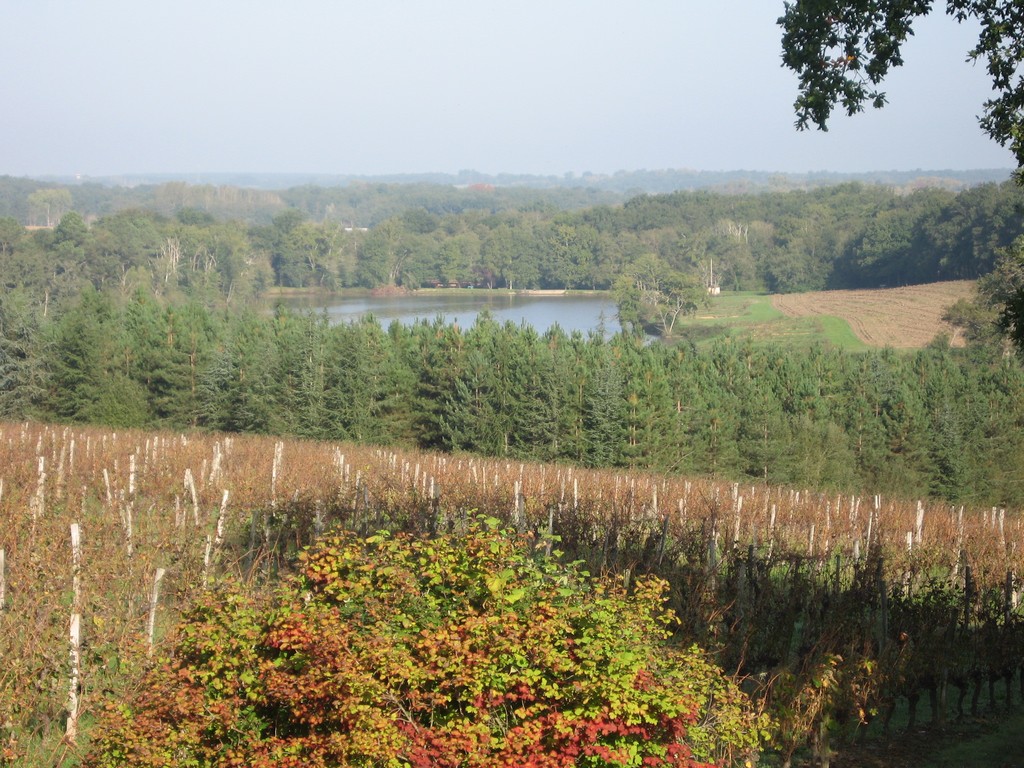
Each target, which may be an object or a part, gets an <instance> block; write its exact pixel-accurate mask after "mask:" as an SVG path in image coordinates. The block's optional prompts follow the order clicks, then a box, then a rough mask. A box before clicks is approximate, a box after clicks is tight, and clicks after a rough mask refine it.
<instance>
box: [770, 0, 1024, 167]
mask: <svg viewBox="0 0 1024 768" xmlns="http://www.w3.org/2000/svg"><path fill="white" fill-rule="evenodd" d="M785 9H786V10H785V14H784V15H783V16H782V17H781V18H780V19H779V25H780V26H781V27H782V29H783V37H782V51H783V55H782V60H783V63H784V64H785V66H787V67H789V68H790V69H792V70H793V71H794V72H796V73H797V75H798V76H799V78H800V85H799V95H798V96H797V99H796V103H795V105H794V106H795V108H796V114H797V121H796V124H797V127H798V128H801V129H804V128H807V127H809V126H810V125H812V124H813V125H815V126H817V127H818V128H820V129H822V130H827V124H828V121H829V118H830V117H831V115H832V111H833V109H835V108H836V106H837V105H838V106H841V107H842V108H843V109H844V110H845V111H846V113H847V114H849V115H853V114H856V113H858V112H860V111H862V110H863V109H864V105H865V104H866V103H870V104H871V105H872V106H874V107H882V106H884V104H885V103H886V95H885V92H884V91H882V90H880V86H881V84H882V81H883V80H884V79H885V77H886V75H888V73H889V71H890V70H891V69H892V68H893V67H898V66H901V65H902V64H903V52H902V46H903V44H904V43H905V42H906V41H907V39H908V38H909V37H910V36H911V35H913V34H914V23H915V22H916V21H917V19H918V18H920V17H922V16H926V15H928V14H929V13H931V12H932V11H933V10H934V9H933V3H932V0H796V2H792V3H786V4H785ZM946 13H947V14H948V15H950V16H952V17H954V18H955V19H956V20H957V21H958V22H963V21H965V20H967V19H974V20H976V21H977V22H978V23H979V24H980V25H981V32H980V34H979V35H978V44H977V45H976V46H975V47H974V48H972V49H971V50H970V51H968V52H967V57H968V59H969V60H971V61H975V62H977V61H983V62H984V63H985V66H986V69H987V71H988V74H989V76H990V77H991V79H992V90H993V97H992V98H990V99H988V100H986V101H985V103H984V111H983V113H982V115H981V117H980V118H979V122H980V124H981V127H982V129H983V130H984V131H985V132H986V133H987V134H988V135H989V136H990V137H992V139H994V140H995V141H997V142H999V144H1000V145H1001V146H1004V147H1006V146H1008V147H1009V148H1010V150H1011V151H1012V152H1013V154H1014V157H1015V158H1016V160H1017V166H1018V168H1024V77H1022V76H1021V74H1020V73H1019V67H1020V63H1021V60H1022V59H1024V8H1022V7H1021V4H1020V3H1019V2H1018V1H1017V0H947V3H946Z"/></svg>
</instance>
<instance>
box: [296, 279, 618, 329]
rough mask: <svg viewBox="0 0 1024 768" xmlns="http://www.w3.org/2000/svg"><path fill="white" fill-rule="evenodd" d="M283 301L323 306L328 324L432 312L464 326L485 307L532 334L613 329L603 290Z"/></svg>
mask: <svg viewBox="0 0 1024 768" xmlns="http://www.w3.org/2000/svg"><path fill="white" fill-rule="evenodd" d="M284 303H285V304H287V305H288V306H290V307H294V308H296V309H313V310H316V311H318V312H319V311H326V312H327V314H328V316H329V317H330V319H331V322H334V323H348V322H352V321H353V320H358V319H359V318H361V317H364V316H365V315H373V316H374V317H375V318H377V320H378V321H380V323H381V325H382V326H384V327H385V328H386V327H387V326H389V325H390V324H391V322H392V321H393V320H398V321H399V322H401V323H404V324H405V325H412V324H413V323H415V322H416V321H417V320H427V321H433V320H434V319H436V318H438V317H442V318H444V320H445V321H446V322H449V323H457V324H458V325H459V327H461V328H468V327H469V326H471V325H472V324H473V322H474V321H475V320H476V316H477V315H478V314H480V312H481V311H483V310H485V309H486V310H488V311H489V312H490V313H491V316H492V317H493V318H494V319H495V320H496V321H497V322H499V323H505V322H507V321H511V322H512V323H514V324H515V325H522V324H526V325H531V326H533V328H534V329H535V330H536V331H537V333H544V332H545V331H546V330H548V329H549V328H551V327H552V326H554V325H556V324H557V325H559V326H560V327H561V328H562V330H564V331H565V332H566V333H572V332H573V331H580V332H582V333H583V334H584V335H586V334H588V333H590V332H591V331H597V330H598V329H600V328H604V331H605V333H606V334H615V333H617V332H618V331H619V321H618V316H617V314H616V308H615V302H614V301H613V300H612V298H611V296H610V295H607V294H597V295H593V294H586V295H575V294H570V295H567V296H551V295H547V296H530V295H523V294H513V293H506V292H494V291H483V290H466V291H463V292H460V293H457V294H456V293H444V294H435V293H433V292H431V291H429V290H423V291H418V292H416V293H415V294H411V295H406V296H362V297H355V298H344V299H339V298H337V297H330V298H321V297H316V298H305V297H303V298H295V299H287V300H285V301H284Z"/></svg>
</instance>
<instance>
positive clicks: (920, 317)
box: [772, 280, 974, 348]
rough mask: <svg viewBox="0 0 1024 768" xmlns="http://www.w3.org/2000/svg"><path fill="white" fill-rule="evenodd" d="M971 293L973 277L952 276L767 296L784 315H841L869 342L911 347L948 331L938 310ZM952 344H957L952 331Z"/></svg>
mask: <svg viewBox="0 0 1024 768" xmlns="http://www.w3.org/2000/svg"><path fill="white" fill-rule="evenodd" d="M973 293H974V281H972V280H957V281H951V282H945V283H931V284H928V285H913V286H909V287H906V288H881V289H876V290H864V291H816V292H813V293H788V294H779V295H776V296H773V297H772V306H774V307H775V308H776V309H778V310H779V311H781V312H782V313H783V314H785V315H787V316H789V317H813V316H816V315H819V316H832V317H839V318H842V319H843V320H845V321H846V322H847V323H849V325H850V328H851V329H852V330H853V332H854V334H856V336H857V337H858V338H859V339H861V341H863V342H864V343H865V344H870V345H871V346H875V347H884V346H890V347H894V348H916V347H923V346H925V345H926V344H928V342H930V341H931V340H932V339H934V338H935V336H936V335H937V334H939V333H941V332H946V333H949V334H950V335H953V328H952V327H951V326H949V325H948V324H947V323H944V322H943V321H942V313H943V312H944V311H945V309H946V307H948V306H949V305H951V304H954V303H955V302H956V301H957V300H958V299H966V298H970V297H971V296H972V295H973ZM953 344H954V345H957V339H956V338H955V336H954V338H953Z"/></svg>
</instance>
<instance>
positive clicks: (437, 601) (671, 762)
mask: <svg viewBox="0 0 1024 768" xmlns="http://www.w3.org/2000/svg"><path fill="white" fill-rule="evenodd" d="M664 590H665V584H664V582H662V581H660V580H657V579H639V580H637V581H636V583H635V584H634V585H633V587H632V588H631V589H626V588H625V587H624V586H623V585H616V584H612V583H609V582H607V581H601V580H595V579H591V578H590V577H589V576H588V575H587V574H586V573H585V572H583V571H581V570H579V569H578V568H576V567H573V566H569V567H566V566H562V565H559V564H557V563H556V561H555V560H554V559H553V558H551V557H547V556H543V555H541V554H540V550H537V549H535V548H531V547H530V546H528V545H527V542H525V541H524V540H522V539H517V538H516V537H514V536H512V535H510V534H509V533H508V532H507V531H502V530H500V529H499V528H498V526H497V524H496V523H495V522H494V521H480V522H475V523H472V524H470V525H469V526H468V527H467V529H466V531H464V532H462V533H457V534H449V535H444V536H439V537H434V538H425V537H410V536H391V535H389V534H387V533H380V534H378V535H375V536H373V537H370V538H368V539H361V538H359V537H357V536H355V535H353V534H350V533H337V534H334V535H331V536H328V537H327V538H326V539H324V540H323V541H322V542H321V543H320V544H319V545H317V546H316V547H315V548H313V549H311V550H309V551H307V552H306V553H304V554H303V555H302V562H301V568H300V571H299V574H298V575H297V577H296V578H294V579H292V580H290V581H288V582H287V583H285V585H284V586H281V587H279V588H278V589H277V590H276V591H275V592H273V593H272V594H271V593H264V594H263V595H261V596H253V594H252V592H251V591H248V592H247V593H243V591H242V590H240V589H237V588H234V587H232V586H230V585H222V586H221V587H219V588H218V589H216V590H211V591H210V592H209V593H208V594H207V595H206V596H205V597H204V599H202V600H201V601H200V602H199V603H198V604H197V605H196V606H195V608H194V609H193V610H192V611H191V612H190V613H189V614H188V615H187V617H186V620H185V621H184V623H183V625H182V627H181V629H180V633H179V639H178V640H177V643H176V647H175V649H174V652H173V654H172V656H171V658H170V659H168V660H166V661H164V662H162V663H161V664H159V665H157V666H156V667H155V668H153V669H152V670H151V672H150V673H149V674H148V675H147V677H146V678H145V680H144V682H143V684H142V685H141V687H140V688H139V689H138V691H137V693H136V694H135V695H134V696H132V697H130V698H129V700H127V701H124V702H120V703H118V704H117V705H115V706H112V707H110V708H109V709H108V711H107V713H106V715H105V717H104V719H103V721H102V723H101V724H100V727H99V731H98V733H97V734H96V741H95V742H94V744H95V749H94V752H93V754H92V755H91V757H89V758H88V759H87V760H86V765H89V766H121V765H133V766H167V765H175V766H206V765H223V766H231V765H238V766H242V765H245V766H349V765H360V766H362V765H367V766H369V765H381V766H384V765H387V766H417V767H418V766H422V767H423V768H426V767H427V766H511V765H515V766H538V767H540V766H544V767H548V766H550V767H551V768H556V767H561V766H634V765H635V766H639V765H650V766H657V765H662V766H696V765H701V764H703V763H706V762H708V761H719V760H727V759H733V758H736V757H738V756H740V754H741V753H742V752H744V751H747V750H751V749H753V748H755V747H756V745H757V739H758V734H759V732H760V731H761V730H763V725H764V723H762V722H761V721H759V720H758V719H757V717H756V716H755V715H754V714H752V712H751V710H750V708H749V704H748V702H747V701H746V699H745V697H744V696H743V694H742V693H741V692H740V691H739V690H738V689H737V688H736V687H735V686H734V685H732V684H731V683H730V682H728V681H727V680H726V678H725V677H724V676H723V675H722V673H721V671H720V670H719V669H718V668H717V667H715V666H714V665H713V664H711V663H710V662H709V661H708V660H707V659H705V658H704V657H703V656H702V654H701V652H700V651H699V650H698V649H697V648H696V647H691V648H680V647H675V646H670V645H669V644H668V640H669V635H670V625H671V624H672V622H673V620H674V619H673V616H672V614H671V613H670V612H668V611H666V610H665V609H664V607H663V592H664Z"/></svg>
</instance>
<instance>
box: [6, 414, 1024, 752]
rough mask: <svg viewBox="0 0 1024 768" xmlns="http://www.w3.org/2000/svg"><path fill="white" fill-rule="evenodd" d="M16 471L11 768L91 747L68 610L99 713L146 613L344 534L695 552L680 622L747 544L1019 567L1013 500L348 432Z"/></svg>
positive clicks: (599, 560)
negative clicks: (822, 487) (468, 532)
mask: <svg viewBox="0 0 1024 768" xmlns="http://www.w3.org/2000/svg"><path fill="white" fill-rule="evenodd" d="M0 467H2V470H0V472H2V475H0V520H2V522H3V525H2V526H0V554H2V557H0V563H2V574H0V575H2V579H0V584H2V586H0V659H2V664H0V765H4V764H7V763H6V762H5V758H4V754H5V750H6V753H7V756H8V760H10V761H11V763H12V764H13V763H17V764H24V765H32V764H38V765H43V764H45V765H58V764H61V762H62V759H63V757H64V756H65V755H73V754H75V752H76V750H77V747H76V746H75V744H74V743H73V741H74V740H73V739H67V738H65V728H66V726H67V719H68V717H69V715H70V714H72V713H70V712H69V709H70V708H71V705H70V704H69V701H71V699H70V698H69V688H70V687H71V685H72V683H71V682H70V675H71V668H72V644H71V643H70V640H69V626H70V624H71V621H72V618H71V617H72V616H73V615H75V614H77V615H78V616H79V617H80V626H81V628H82V638H81V647H80V648H79V649H78V654H79V665H80V675H79V677H78V680H77V683H76V684H74V687H75V688H76V689H77V693H78V698H77V701H76V702H75V704H74V706H75V707H77V713H75V714H77V716H78V718H79V719H81V720H82V722H87V721H88V719H89V717H90V716H91V715H93V714H94V713H95V711H96V710H97V708H98V706H99V705H100V703H101V700H102V699H103V698H104V695H105V692H107V693H108V694H109V693H110V692H112V691H113V692H117V691H118V690H120V689H122V688H123V686H124V685H125V684H126V682H127V681H129V680H131V679H133V676H134V675H135V674H136V673H137V672H138V671H139V670H140V669H142V668H143V667H145V665H146V664H147V663H148V661H147V659H148V657H149V653H150V651H151V649H150V634H149V632H150V629H149V627H150V622H151V620H152V619H151V616H152V617H154V618H155V633H154V635H153V638H154V640H155V644H156V650H157V652H159V649H160V647H161V638H162V637H163V638H165V637H167V633H168V632H169V631H170V627H171V626H172V625H173V623H174V620H175V618H176V617H177V615H178V613H179V611H180V609H181V607H182V606H183V605H186V604H187V603H188V600H189V597H190V595H193V594H195V592H196V590H201V589H203V588H204V585H205V584H207V583H208V581H209V580H212V579H215V578H217V577H218V575H219V574H223V573H233V574H236V575H238V576H239V577H241V578H243V579H248V580H251V581H254V582H263V581H267V580H270V579H273V578H275V577H276V574H277V573H279V572H281V571H284V570H287V569H288V567H289V563H290V561H291V558H292V557H293V556H294V554H295V552H296V550H297V549H298V548H300V547H302V546H305V545H307V544H309V543H310V542H312V540H313V539H314V537H315V536H316V535H317V534H318V532H320V531H322V530H324V529H326V528H328V527H329V526H332V525H343V526H346V527H349V528H354V529H356V530H362V531H369V530H375V529H376V528H377V527H383V526H387V527H390V528H392V529H398V528H401V529H406V530H419V531H424V532H427V531H431V530H438V529H448V528H452V527H453V526H457V525H459V521H460V520H465V519H466V518H467V517H471V516H473V515H475V514H477V513H478V512H480V513H486V514H488V515H490V516H494V517H497V518H499V519H502V520H504V521H505V522H506V523H508V524H509V525H512V526H515V527H516V528H518V529H519V530H522V531H529V530H533V531H538V532H540V534H541V535H542V536H543V534H545V533H546V532H548V531H551V532H553V533H554V534H555V535H556V536H558V537H559V538H560V540H561V543H560V544H558V545H557V546H561V547H563V548H565V549H566V550H567V551H569V552H571V553H572V556H573V557H578V558H580V559H582V560H584V561H585V562H586V564H587V566H588V567H589V569H590V570H591V571H592V572H596V573H600V572H604V571H616V572H623V571H626V570H627V569H630V570H633V571H634V572H642V571H645V570H658V569H662V568H665V569H672V568H677V569H678V568H682V567H684V566H685V567H689V568H691V569H692V568H693V567H694V564H695V563H696V567H697V569H698V571H700V572H701V573H703V574H704V575H703V576H701V579H703V580H704V581H702V582H701V583H703V584H705V587H702V588H698V589H691V588H687V589H676V590H674V591H673V597H672V599H673V601H674V603H675V605H674V607H675V608H676V609H677V611H678V612H679V613H680V614H682V615H686V614H687V613H694V612H695V611H697V610H705V608H706V607H707V606H706V605H705V603H708V601H709V600H714V585H715V583H716V580H718V579H724V578H725V577H724V570H723V571H719V569H720V568H724V567H725V566H723V565H721V564H722V563H725V562H726V560H727V558H728V557H729V554H728V553H730V552H734V553H736V552H742V553H743V554H744V556H746V553H747V551H748V549H749V552H750V553H751V554H750V557H751V558H754V557H755V553H756V558H757V562H759V563H772V562H787V561H792V562H799V563H803V565H799V566H797V567H798V568H799V569H807V568H808V567H809V568H811V569H812V570H813V569H815V568H820V569H823V571H822V572H823V573H824V572H825V571H826V570H827V571H828V573H833V574H834V576H829V577H828V579H830V580H831V579H834V580H835V584H836V585H838V584H839V580H840V577H841V576H842V578H843V579H844V580H845V579H847V578H848V576H847V575H844V574H848V573H850V572H852V571H850V570H846V569H851V568H854V567H856V564H857V563H858V562H862V561H864V560H865V559H866V558H867V557H868V555H869V553H870V552H876V553H877V552H881V551H885V552H886V559H885V567H886V571H887V574H891V575H890V576H889V578H891V579H892V580H893V583H904V582H906V583H909V582H908V580H912V579H914V578H916V576H915V574H935V573H940V572H941V573H947V574H950V573H951V574H953V576H952V578H956V574H957V572H958V569H961V567H962V566H961V564H962V563H970V564H971V565H972V567H973V569H974V578H975V580H976V581H975V583H976V584H977V585H978V586H979V587H983V586H985V585H1000V584H1002V583H1003V581H1004V579H1005V578H1006V574H1007V572H1008V571H1013V572H1015V573H1020V572H1021V566H1022V565H1024V563H1022V562H1021V560H1022V553H1024V547H1021V546H1020V543H1021V539H1022V530H1021V522H1020V519H1019V517H1017V516H1014V515H1012V514H1010V515H1007V514H1006V513H1004V512H1003V511H1001V510H1000V511H997V510H995V509H991V510H974V511H971V510H963V509H962V508H957V509H951V508H950V507H948V506H947V505H920V504H919V503H915V502H913V501H909V502H900V501H897V500H889V499H880V498H878V497H874V498H872V497H865V498H861V497H856V496H849V495H846V496H843V495H837V494H822V493H808V492H806V491H804V492H798V491H794V490H789V489H783V488H776V487H766V486H758V485H744V486H740V485H730V484H724V483H716V482H713V481H710V480H693V479H689V480H688V479H685V478H680V477H673V476H659V475H652V474H635V473H624V472H616V471H584V470H579V469H575V468H569V467H560V466H557V465H541V464H524V463H520V462H513V461H502V460H484V459H479V458H472V457H468V456H461V457H459V456H444V455H438V454H426V453H421V452H413V451H395V450H390V449H387V450H385V449H378V448H371V447H366V446H354V445H345V444H337V443H316V442H301V441H278V440H275V439H274V438H264V437H255V436H234V437H228V436H222V435H221V436H218V435H180V434H171V433H160V434H158V433H144V432H130V431H123V432H112V431H109V430H103V429H94V428H66V427H59V426H44V425H38V424H0ZM75 524H77V525H78V526H80V530H81V541H82V555H81V561H80V565H79V567H78V568H77V569H76V567H75V566H74V563H73V558H72V549H71V536H70V529H71V526H72V525H75ZM541 542H542V543H543V539H541ZM548 546H550V545H548ZM794 558H795V559H794ZM815 564H817V565H815ZM840 565H842V568H843V569H844V570H843V571H842V574H841V572H840ZM751 567H753V563H752V564H751ZM758 567H759V568H760V567H761V566H760V565H759V566H758ZM701 569H704V570H701ZM158 570H162V572H163V573H164V574H165V578H164V579H163V581H162V582H161V585H160V590H161V591H160V592H159V593H158V594H157V596H156V597H157V599H156V606H157V609H156V612H155V613H151V608H150V606H151V603H152V599H153V596H154V581H155V576H156V574H157V573H158ZM720 573H721V574H722V575H720ZM900 580H902V581H900ZM961 580H962V579H961ZM76 581H77V583H78V585H79V590H78V591H77V593H76V590H75V584H76ZM829 583H831V581H829ZM707 585H710V586H707ZM709 590H710V591H709ZM1015 599H1016V597H1015ZM697 602H700V605H696V603H697ZM688 606H689V607H688ZM712 610H718V609H717V608H712Z"/></svg>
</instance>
